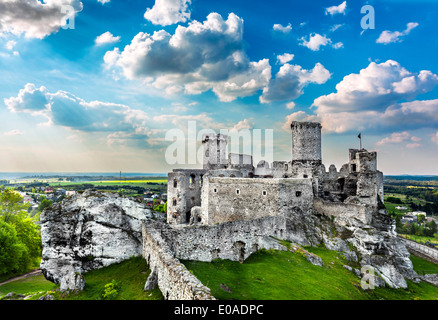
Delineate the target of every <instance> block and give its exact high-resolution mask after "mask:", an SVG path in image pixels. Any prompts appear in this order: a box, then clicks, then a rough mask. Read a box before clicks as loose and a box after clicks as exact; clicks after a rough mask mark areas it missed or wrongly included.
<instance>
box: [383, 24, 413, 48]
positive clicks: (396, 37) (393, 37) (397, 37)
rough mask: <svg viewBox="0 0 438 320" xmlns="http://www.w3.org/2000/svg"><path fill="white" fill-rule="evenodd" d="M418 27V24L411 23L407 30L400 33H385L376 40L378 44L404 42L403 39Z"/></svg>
mask: <svg viewBox="0 0 438 320" xmlns="http://www.w3.org/2000/svg"><path fill="white" fill-rule="evenodd" d="M416 27H418V23H417V22H409V23H408V24H407V26H406V30H404V31H402V32H400V31H388V30H385V31H383V32H382V33H381V34H380V36H379V38H378V39H377V40H376V42H377V43H383V44H388V43H394V42H402V41H403V40H402V38H403V37H404V36H407V35H408V34H409V33H410V32H411V31H412V30H413V29H415V28H416Z"/></svg>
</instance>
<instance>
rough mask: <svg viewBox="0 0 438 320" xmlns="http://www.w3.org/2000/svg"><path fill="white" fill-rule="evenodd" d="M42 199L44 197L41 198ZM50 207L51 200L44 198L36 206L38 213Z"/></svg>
mask: <svg viewBox="0 0 438 320" xmlns="http://www.w3.org/2000/svg"><path fill="white" fill-rule="evenodd" d="M43 198H44V197H43ZM51 205H52V200H47V199H46V198H44V199H43V200H42V201H41V203H40V204H39V206H38V211H39V212H43V210H44V209H45V208H48V207H50V206H51Z"/></svg>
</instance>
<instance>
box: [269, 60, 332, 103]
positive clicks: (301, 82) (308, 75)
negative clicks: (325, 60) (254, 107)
mask: <svg viewBox="0 0 438 320" xmlns="http://www.w3.org/2000/svg"><path fill="white" fill-rule="evenodd" d="M330 77H331V74H330V72H329V71H328V70H327V69H326V68H324V66H323V65H322V64H321V63H317V64H315V67H314V68H313V69H312V70H306V69H303V68H302V67H301V66H299V65H290V64H288V63H286V64H284V65H282V66H281V67H280V70H279V71H278V73H277V74H276V76H275V78H274V79H271V81H270V82H269V86H267V87H266V88H264V89H263V95H262V96H261V97H260V102H262V103H268V102H271V101H285V100H293V99H296V98H298V97H299V96H300V95H302V94H303V92H302V90H303V88H304V87H305V86H307V85H308V84H310V83H316V84H323V83H325V82H326V81H327V80H328V79H330Z"/></svg>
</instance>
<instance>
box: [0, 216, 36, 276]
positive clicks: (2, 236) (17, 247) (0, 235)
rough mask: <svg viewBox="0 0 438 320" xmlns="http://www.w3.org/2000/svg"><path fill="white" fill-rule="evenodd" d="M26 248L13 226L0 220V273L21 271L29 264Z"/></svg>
mask: <svg viewBox="0 0 438 320" xmlns="http://www.w3.org/2000/svg"><path fill="white" fill-rule="evenodd" d="M27 256H28V255H27V248H26V247H25V245H24V244H22V243H21V242H20V241H19V240H18V237H17V232H16V231H15V229H14V227H12V226H11V225H9V224H8V223H6V222H4V221H2V220H0V274H5V273H10V272H23V271H25V270H26V267H27V265H28V264H29V259H28V258H27Z"/></svg>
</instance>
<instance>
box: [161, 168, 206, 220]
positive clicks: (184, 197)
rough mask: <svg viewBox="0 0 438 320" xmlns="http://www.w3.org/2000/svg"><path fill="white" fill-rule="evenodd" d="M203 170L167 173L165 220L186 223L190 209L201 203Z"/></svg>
mask: <svg viewBox="0 0 438 320" xmlns="http://www.w3.org/2000/svg"><path fill="white" fill-rule="evenodd" d="M204 174H205V170H199V169H187V170H182V169H181V170H174V171H173V172H170V173H169V174H168V184H167V199H168V201H167V221H168V222H169V223H175V224H179V223H186V222H188V221H189V220H190V217H189V216H188V215H187V214H188V213H190V209H191V208H193V207H195V206H200V205H201V187H202V183H203V176H204Z"/></svg>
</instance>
